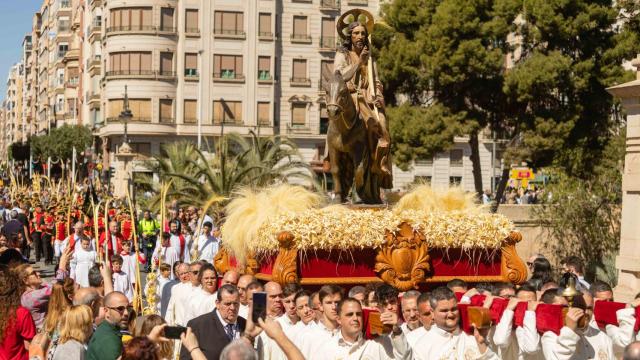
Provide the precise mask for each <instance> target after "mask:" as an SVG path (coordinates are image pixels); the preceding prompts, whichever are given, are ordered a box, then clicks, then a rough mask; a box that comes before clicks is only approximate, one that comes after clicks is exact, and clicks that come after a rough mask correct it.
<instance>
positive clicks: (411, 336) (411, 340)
mask: <svg viewBox="0 0 640 360" xmlns="http://www.w3.org/2000/svg"><path fill="white" fill-rule="evenodd" d="M426 334H427V329H425V328H424V326H420V327H419V328H417V329H415V330H413V331H411V332H410V333H408V334H405V336H406V337H407V344H409V346H410V347H411V348H413V347H414V345H415V344H416V343H417V342H418V340H420V338H422V337H423V336H425V335H426Z"/></svg>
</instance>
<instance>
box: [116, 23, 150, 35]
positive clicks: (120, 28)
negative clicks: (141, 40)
mask: <svg viewBox="0 0 640 360" xmlns="http://www.w3.org/2000/svg"><path fill="white" fill-rule="evenodd" d="M122 31H149V32H151V31H156V27H155V26H153V25H125V26H109V27H107V33H112V32H122Z"/></svg>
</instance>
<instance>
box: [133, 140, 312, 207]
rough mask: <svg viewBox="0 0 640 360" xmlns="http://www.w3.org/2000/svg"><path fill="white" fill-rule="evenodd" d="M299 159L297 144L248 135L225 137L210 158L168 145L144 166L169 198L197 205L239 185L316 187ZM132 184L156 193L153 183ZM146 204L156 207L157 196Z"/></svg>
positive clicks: (227, 193)
mask: <svg viewBox="0 0 640 360" xmlns="http://www.w3.org/2000/svg"><path fill="white" fill-rule="evenodd" d="M301 159H302V158H301V156H300V154H299V152H298V148H297V146H296V145H295V143H293V142H292V141H291V140H289V139H288V138H286V137H281V136H266V137H260V136H258V135H257V134H255V133H254V132H251V133H250V135H249V137H244V136H241V135H238V134H233V133H232V134H225V135H224V136H223V137H222V139H221V140H219V141H218V143H217V144H216V146H215V153H214V154H208V153H205V152H203V151H200V150H198V149H197V148H196V146H195V145H194V144H193V143H190V142H186V141H185V142H176V143H171V144H167V145H165V146H164V147H163V149H162V152H161V154H160V155H158V156H156V157H155V159H154V161H150V162H148V164H147V166H148V167H149V168H151V169H152V170H153V171H154V172H156V173H157V174H158V175H159V176H160V179H161V180H162V181H169V180H172V181H173V183H172V185H171V188H170V189H169V192H168V194H167V196H168V197H169V198H172V199H177V200H178V201H179V202H180V203H181V204H183V205H191V204H199V205H201V204H204V203H205V202H206V201H207V200H208V199H209V198H210V197H211V196H212V195H220V196H225V197H228V198H230V197H232V196H233V194H234V192H235V191H236V190H238V189H240V188H241V187H244V186H250V187H255V188H258V187H264V186H267V185H270V184H273V183H277V182H288V181H294V182H300V183H307V184H312V185H315V178H314V175H313V172H312V171H311V170H310V167H309V165H308V164H307V163H305V162H304V161H302V160H301ZM137 185H138V186H141V187H143V188H147V189H151V190H152V191H153V192H155V193H156V194H157V193H159V188H158V184H153V183H150V180H147V181H143V180H141V181H140V182H139V183H138V184H137ZM150 204H151V205H150V206H152V207H154V208H157V207H158V206H159V199H158V198H157V196H156V197H155V198H154V199H152V200H151V201H150Z"/></svg>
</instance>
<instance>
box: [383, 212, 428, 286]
mask: <svg viewBox="0 0 640 360" xmlns="http://www.w3.org/2000/svg"><path fill="white" fill-rule="evenodd" d="M385 239H386V241H385V243H384V244H383V245H382V248H381V249H380V250H378V254H377V256H376V265H375V269H374V271H375V272H376V274H377V275H378V276H379V277H380V279H382V280H384V282H386V283H387V284H389V285H392V286H394V287H395V288H397V289H398V290H400V291H407V290H411V289H417V288H418V285H419V284H420V283H421V282H423V281H424V280H425V278H426V275H427V272H429V270H430V268H431V267H430V266H429V248H428V246H427V243H426V241H425V237H424V235H422V234H420V233H419V232H417V231H414V230H413V228H412V227H411V225H409V224H407V223H402V224H400V227H399V230H398V231H396V232H391V231H386V232H385Z"/></svg>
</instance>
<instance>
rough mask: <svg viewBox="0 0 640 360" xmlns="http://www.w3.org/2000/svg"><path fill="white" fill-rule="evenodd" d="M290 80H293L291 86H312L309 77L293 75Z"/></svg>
mask: <svg viewBox="0 0 640 360" xmlns="http://www.w3.org/2000/svg"><path fill="white" fill-rule="evenodd" d="M290 80H291V86H297V87H310V86H311V79H309V78H302V77H292V78H291V79H290Z"/></svg>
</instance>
